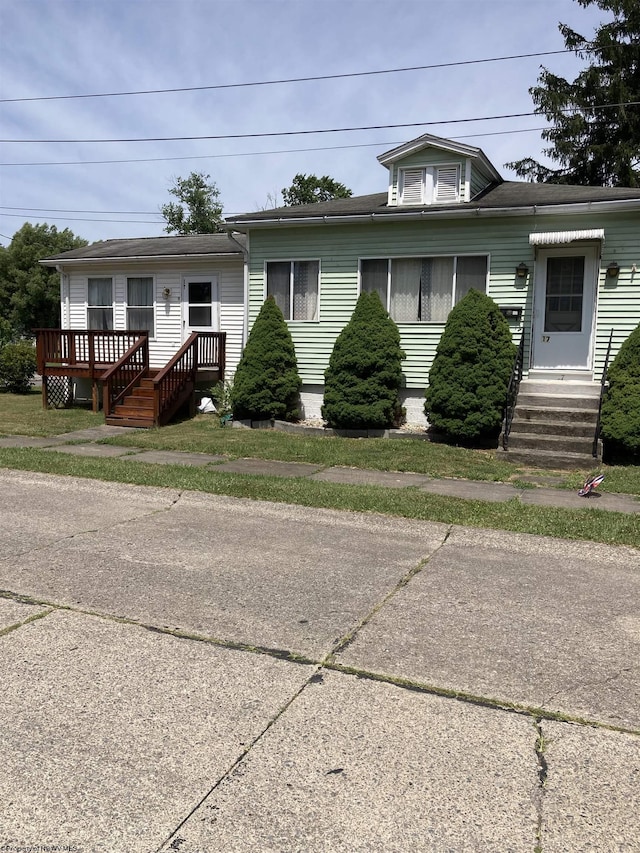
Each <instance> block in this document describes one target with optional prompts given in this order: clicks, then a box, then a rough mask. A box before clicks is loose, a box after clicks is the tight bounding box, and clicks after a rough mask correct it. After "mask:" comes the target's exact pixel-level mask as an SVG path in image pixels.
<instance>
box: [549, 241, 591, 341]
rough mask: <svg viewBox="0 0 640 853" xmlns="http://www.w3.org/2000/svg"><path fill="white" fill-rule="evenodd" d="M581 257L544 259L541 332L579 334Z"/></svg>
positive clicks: (580, 321) (581, 298)
mask: <svg viewBox="0 0 640 853" xmlns="http://www.w3.org/2000/svg"><path fill="white" fill-rule="evenodd" d="M583 291H584V256H581V255H577V256H576V257H560V258H548V259H547V290H546V297H545V311H544V330H545V332H581V331H582V300H583Z"/></svg>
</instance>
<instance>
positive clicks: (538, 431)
mask: <svg viewBox="0 0 640 853" xmlns="http://www.w3.org/2000/svg"><path fill="white" fill-rule="evenodd" d="M536 414H537V412H536ZM595 431H596V419H595V418H594V419H593V421H589V422H588V423H586V422H582V421H576V422H573V423H572V422H569V423H563V422H562V421H554V420H551V419H549V420H533V419H529V418H521V417H519V415H518V414H517V413H516V416H515V418H514V419H513V421H512V423H511V434H512V435H513V433H515V432H526V433H531V434H535V435H559V436H577V437H578V438H591V439H592V440H593V436H594V434H595Z"/></svg>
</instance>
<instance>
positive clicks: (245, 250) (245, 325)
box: [227, 231, 249, 350]
mask: <svg viewBox="0 0 640 853" xmlns="http://www.w3.org/2000/svg"><path fill="white" fill-rule="evenodd" d="M227 237H228V238H229V239H230V240H231V241H232V242H233V243H235V244H236V246H237V247H238V248H239V249H240V250H241V251H242V257H243V302H244V305H243V314H242V349H243V350H244V348H245V346H246V344H247V338H248V336H249V234H248V233H247V245H246V247H245V246H243V245H242V243H239V242H238V241H237V240H236V238H235V237H234V236H233V234H232V233H231V231H227Z"/></svg>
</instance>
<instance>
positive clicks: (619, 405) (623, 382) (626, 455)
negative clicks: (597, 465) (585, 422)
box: [601, 325, 640, 465]
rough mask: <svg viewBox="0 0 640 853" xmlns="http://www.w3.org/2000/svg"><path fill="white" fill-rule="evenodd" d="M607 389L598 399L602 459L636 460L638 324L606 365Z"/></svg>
mask: <svg viewBox="0 0 640 853" xmlns="http://www.w3.org/2000/svg"><path fill="white" fill-rule="evenodd" d="M608 379H609V389H608V391H607V392H606V394H605V396H604V399H603V401H602V417H601V428H602V438H603V443H604V455H605V461H606V462H608V463H610V464H614V463H618V464H620V463H622V464H636V465H639V464H640V325H639V326H638V327H637V328H636V329H634V331H633V332H631V334H630V335H629V337H628V338H627V339H626V341H625V342H624V343H623V344H622V346H621V347H620V350H619V352H618V354H617V356H616V357H615V359H614V360H613V362H612V364H611V367H610V368H609V374H608Z"/></svg>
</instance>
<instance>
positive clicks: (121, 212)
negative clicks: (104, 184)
mask: <svg viewBox="0 0 640 853" xmlns="http://www.w3.org/2000/svg"><path fill="white" fill-rule="evenodd" d="M0 210H30V211H32V212H36V213H105V214H114V215H115V214H117V215H123V216H161V215H162V214H160V213H158V211H156V210H70V209H69V208H60V207H7V206H6V205H0ZM8 215H9V214H7V216H8Z"/></svg>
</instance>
